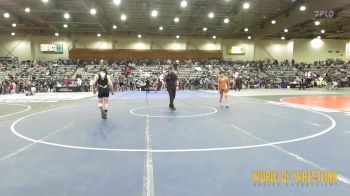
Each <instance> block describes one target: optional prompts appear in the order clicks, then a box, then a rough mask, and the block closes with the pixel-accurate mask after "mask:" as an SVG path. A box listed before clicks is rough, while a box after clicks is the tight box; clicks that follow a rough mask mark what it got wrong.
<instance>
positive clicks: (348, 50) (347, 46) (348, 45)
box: [346, 43, 350, 53]
mask: <svg viewBox="0 0 350 196" xmlns="http://www.w3.org/2000/svg"><path fill="white" fill-rule="evenodd" d="M346 52H347V53H350V43H347V44H346Z"/></svg>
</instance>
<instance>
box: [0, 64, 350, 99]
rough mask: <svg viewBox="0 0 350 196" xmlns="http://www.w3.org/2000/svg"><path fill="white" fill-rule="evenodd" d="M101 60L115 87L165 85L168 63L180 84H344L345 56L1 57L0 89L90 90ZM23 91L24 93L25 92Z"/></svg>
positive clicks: (234, 86)
mask: <svg viewBox="0 0 350 196" xmlns="http://www.w3.org/2000/svg"><path fill="white" fill-rule="evenodd" d="M102 64H106V65H107V66H108V68H109V74H110V75H111V76H112V81H113V83H114V85H115V86H116V89H117V90H118V91H126V90H141V89H142V88H143V87H145V86H146V84H149V87H150V88H151V89H152V90H162V89H164V83H163V78H164V76H165V74H166V70H167V67H168V66H170V65H172V66H174V67H175V69H176V70H177V74H178V76H179V89H216V83H217V76H218V73H219V72H220V71H225V72H226V74H227V75H228V76H229V77H230V82H231V88H232V89H235V90H241V89H247V88H290V87H292V88H293V87H299V88H300V89H302V88H305V87H309V88H310V87H327V88H338V87H349V85H350V82H349V78H350V77H349V76H350V62H331V61H318V62H314V63H313V64H307V63H298V62H295V61H294V60H292V61H288V60H286V61H282V62H279V61H277V60H265V61H220V60H218V59H212V60H203V61H192V60H186V61H178V60H176V61H172V60H119V61H117V60H114V61H111V60H109V61H105V60H91V61H79V60H64V59H63V60H62V59H58V60H47V61H46V60H44V61H40V60H38V61H21V62H20V61H18V60H15V61H14V60H12V61H6V60H4V61H0V94H10V93H23V92H26V91H28V92H31V93H33V91H34V92H54V91H56V90H57V89H58V88H61V89H62V88H63V89H64V90H67V89H68V87H77V88H78V89H79V91H91V87H92V84H91V82H92V79H93V77H94V75H95V74H96V73H97V72H98V70H99V68H100V66H101V65H102ZM28 92H26V93H28Z"/></svg>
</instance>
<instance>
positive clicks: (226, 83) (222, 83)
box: [218, 71, 230, 108]
mask: <svg viewBox="0 0 350 196" xmlns="http://www.w3.org/2000/svg"><path fill="white" fill-rule="evenodd" d="M218 88H219V93H220V103H221V102H222V97H224V99H225V105H226V108H228V103H227V97H228V95H227V93H228V91H229V89H230V80H229V78H228V77H227V76H225V73H224V72H223V71H221V72H220V74H219V78H218Z"/></svg>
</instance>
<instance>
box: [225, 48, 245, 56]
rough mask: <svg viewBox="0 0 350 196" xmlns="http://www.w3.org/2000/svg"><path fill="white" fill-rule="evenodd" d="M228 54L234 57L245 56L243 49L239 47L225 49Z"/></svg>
mask: <svg viewBox="0 0 350 196" xmlns="http://www.w3.org/2000/svg"><path fill="white" fill-rule="evenodd" d="M227 53H228V54H234V55H244V54H245V48H244V47H241V46H229V47H228V48H227Z"/></svg>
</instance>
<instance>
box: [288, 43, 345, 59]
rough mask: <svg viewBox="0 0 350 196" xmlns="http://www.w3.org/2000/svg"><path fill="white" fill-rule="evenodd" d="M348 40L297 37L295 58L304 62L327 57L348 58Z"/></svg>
mask: <svg viewBox="0 0 350 196" xmlns="http://www.w3.org/2000/svg"><path fill="white" fill-rule="evenodd" d="M345 49H346V41H345V40H327V39H314V40H308V39H295V40H294V55H293V56H294V59H296V61H302V62H314V61H318V60H326V59H334V60H336V59H341V60H346V59H349V58H346V51H345Z"/></svg>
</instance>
